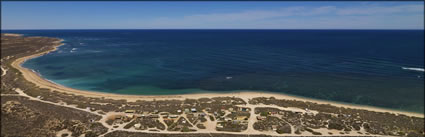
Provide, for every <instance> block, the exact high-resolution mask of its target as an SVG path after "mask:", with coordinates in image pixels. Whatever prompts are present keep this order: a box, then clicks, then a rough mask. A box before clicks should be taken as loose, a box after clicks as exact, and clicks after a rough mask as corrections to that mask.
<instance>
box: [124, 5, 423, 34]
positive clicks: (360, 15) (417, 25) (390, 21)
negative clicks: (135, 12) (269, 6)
mask: <svg viewBox="0 0 425 137" xmlns="http://www.w3.org/2000/svg"><path fill="white" fill-rule="evenodd" d="M423 11H424V8H423V5H401V6H378V5H373V6H367V5H366V6H362V7H336V6H321V7H314V8H311V7H302V6H294V7H285V8H280V9H275V10H246V11H240V12H233V13H211V14H195V15H187V16H183V17H159V18H155V19H153V20H145V21H141V20H139V21H132V22H129V23H130V24H132V25H135V24H137V26H138V27H141V28H275V29H290V28H294V29H314V28H327V29H332V28H335V29H373V28H376V29H423V27H424V26H423V19H424V17H423ZM399 13H400V14H407V15H399ZM413 17H416V18H413ZM132 25H129V26H132Z"/></svg>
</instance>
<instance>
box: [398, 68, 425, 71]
mask: <svg viewBox="0 0 425 137" xmlns="http://www.w3.org/2000/svg"><path fill="white" fill-rule="evenodd" d="M401 68H402V69H404V70H413V71H421V72H424V71H425V70H424V68H410V67H401Z"/></svg>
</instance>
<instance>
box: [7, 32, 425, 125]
mask: <svg viewBox="0 0 425 137" xmlns="http://www.w3.org/2000/svg"><path fill="white" fill-rule="evenodd" d="M62 41H63V39H61V40H59V41H57V42H55V45H54V47H53V49H51V50H47V51H45V52H41V53H37V54H33V55H29V56H25V57H22V58H18V59H16V60H14V61H13V62H12V63H11V66H12V67H14V68H16V69H18V70H19V71H20V72H21V73H22V75H23V77H24V78H25V79H26V80H28V81H29V82H31V83H34V84H36V85H37V86H39V87H40V88H47V89H51V90H56V91H59V92H64V93H71V94H75V95H82V96H85V97H97V98H99V97H105V98H109V99H116V100H120V99H125V100H127V101H129V102H134V101H136V100H154V99H155V100H166V99H168V100H169V99H176V100H184V99H186V98H191V99H199V98H204V97H233V96H234V97H239V98H242V99H243V100H246V101H247V100H249V99H250V98H255V97H275V98H276V99H287V100H297V101H309V102H314V103H318V104H331V105H332V106H336V107H345V108H353V109H362V110H369V111H375V112H389V113H395V114H403V115H407V116H415V117H421V118H423V117H424V114H420V113H415V112H406V111H399V110H391V109H386V108H378V107H373V106H365V105H356V104H348V103H340V102H334V101H326V100H320V99H312V98H306V97H299V96H292V95H286V94H278V93H267V92H255V91H241V92H233V93H195V94H179V95H124V94H114V93H104V92H97V91H86V90H77V89H73V88H69V87H65V86H63V85H59V84H56V83H53V82H51V81H49V80H47V79H44V78H42V77H40V76H39V75H38V74H37V73H34V72H32V71H31V70H30V69H28V68H24V67H22V66H21V64H23V63H24V62H25V61H26V60H29V59H32V58H35V57H39V56H42V55H45V54H48V53H50V52H52V51H55V50H57V48H58V47H59V46H62V45H64V44H63V43H61V42H62ZM56 43H57V44H56Z"/></svg>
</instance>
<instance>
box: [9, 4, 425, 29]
mask: <svg viewBox="0 0 425 137" xmlns="http://www.w3.org/2000/svg"><path fill="white" fill-rule="evenodd" d="M1 15H2V19H1V23H2V24H1V27H2V29H424V2H324V1H319V2H284V1H281V2H219V1H216V2H213V1H211V2H195V1H186V2H106V1H105V2H102V1H98V2H77V1H69V2H2V10H1Z"/></svg>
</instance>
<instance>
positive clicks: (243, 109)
mask: <svg viewBox="0 0 425 137" xmlns="http://www.w3.org/2000/svg"><path fill="white" fill-rule="evenodd" d="M240 111H248V108H240Z"/></svg>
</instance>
